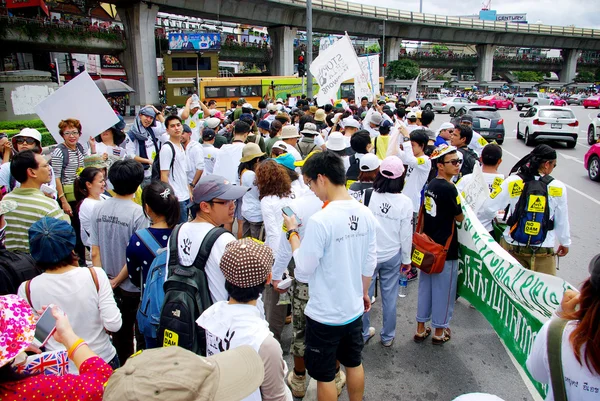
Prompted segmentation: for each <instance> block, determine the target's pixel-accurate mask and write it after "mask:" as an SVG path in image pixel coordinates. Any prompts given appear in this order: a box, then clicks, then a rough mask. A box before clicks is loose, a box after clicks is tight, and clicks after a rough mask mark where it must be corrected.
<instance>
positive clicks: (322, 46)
mask: <svg viewBox="0 0 600 401" xmlns="http://www.w3.org/2000/svg"><path fill="white" fill-rule="evenodd" d="M336 40H337V38H336V37H335V36H327V37H325V38H321V40H320V41H319V53H320V52H322V51H323V50H326V49H327V48H328V47H329V46H331V45H332V44H334V43H335V41H336Z"/></svg>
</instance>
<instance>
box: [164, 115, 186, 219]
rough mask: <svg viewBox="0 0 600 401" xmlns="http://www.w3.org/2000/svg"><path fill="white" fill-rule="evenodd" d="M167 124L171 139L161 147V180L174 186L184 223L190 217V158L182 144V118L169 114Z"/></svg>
mask: <svg viewBox="0 0 600 401" xmlns="http://www.w3.org/2000/svg"><path fill="white" fill-rule="evenodd" d="M165 125H166V126H167V133H168V134H169V140H168V141H167V142H165V143H164V144H163V146H162V147H161V149H160V156H159V157H160V180H161V181H162V182H165V183H168V184H170V185H171V186H172V187H173V190H174V191H175V196H176V197H177V200H178V201H179V209H180V211H181V215H180V218H181V222H182V223H184V222H186V221H187V219H188V210H187V209H188V205H189V203H190V197H191V189H190V187H189V185H188V178H187V168H188V160H187V157H186V154H185V150H184V149H183V146H182V145H181V136H182V134H183V124H182V123H181V118H179V117H177V116H169V117H167V119H166V120H165Z"/></svg>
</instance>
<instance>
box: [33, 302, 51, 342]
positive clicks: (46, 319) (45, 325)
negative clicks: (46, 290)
mask: <svg viewBox="0 0 600 401" xmlns="http://www.w3.org/2000/svg"><path fill="white" fill-rule="evenodd" d="M53 307H54V305H52V304H51V305H48V307H47V308H46V310H45V311H44V313H42V315H41V316H40V318H39V319H38V321H37V323H36V325H35V335H34V337H35V339H36V340H37V341H38V342H39V343H40V344H41V345H40V347H43V346H44V345H46V343H47V342H48V340H49V339H50V337H52V335H53V334H54V332H55V331H56V319H54V316H52V308H53Z"/></svg>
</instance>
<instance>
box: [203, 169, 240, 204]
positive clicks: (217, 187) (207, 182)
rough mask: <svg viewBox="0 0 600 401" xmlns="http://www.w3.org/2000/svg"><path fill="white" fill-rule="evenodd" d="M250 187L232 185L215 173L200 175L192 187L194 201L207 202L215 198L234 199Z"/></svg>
mask: <svg viewBox="0 0 600 401" xmlns="http://www.w3.org/2000/svg"><path fill="white" fill-rule="evenodd" d="M249 190H250V188H248V187H244V186H242V185H232V184H230V183H229V181H227V180H226V179H225V178H224V177H221V176H220V175H216V174H207V175H202V178H200V181H198V184H196V188H194V193H193V195H194V203H196V204H199V203H200V202H208V201H211V200H213V199H215V198H219V199H223V200H236V199H239V198H241V197H242V196H244V194H245V193H246V192H248V191H249Z"/></svg>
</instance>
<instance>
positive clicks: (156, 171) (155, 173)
mask: <svg viewBox="0 0 600 401" xmlns="http://www.w3.org/2000/svg"><path fill="white" fill-rule="evenodd" d="M165 145H169V146H170V147H171V150H172V151H173V158H172V159H171V165H170V166H169V172H170V173H172V172H173V164H175V146H173V144H172V143H171V142H165ZM161 149H162V148H161ZM152 181H160V151H158V153H157V154H156V156H155V157H154V160H153V161H152Z"/></svg>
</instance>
